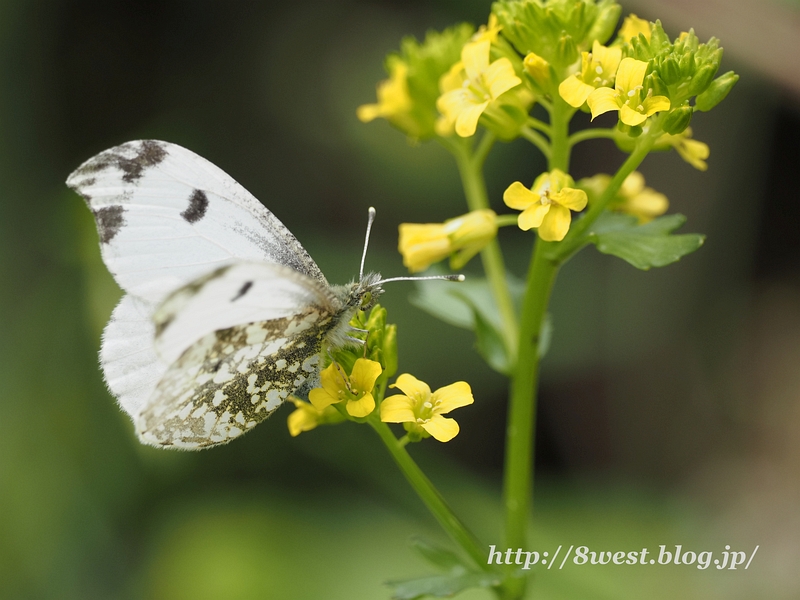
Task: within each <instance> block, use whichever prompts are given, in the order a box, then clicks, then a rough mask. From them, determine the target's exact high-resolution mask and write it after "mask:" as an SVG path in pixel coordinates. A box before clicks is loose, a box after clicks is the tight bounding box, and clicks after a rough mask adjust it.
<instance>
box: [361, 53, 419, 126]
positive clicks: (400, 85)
mask: <svg viewBox="0 0 800 600" xmlns="http://www.w3.org/2000/svg"><path fill="white" fill-rule="evenodd" d="M390 71H391V72H390V75H389V79H386V80H384V81H381V82H380V83H379V84H378V103H377V104H362V105H361V106H359V107H358V109H357V111H356V115H357V116H358V118H359V120H360V121H362V122H363V123H369V122H370V121H372V120H373V119H377V118H378V117H383V118H384V119H390V120H391V119H393V118H396V117H401V116H403V115H405V114H406V113H408V112H409V111H410V110H411V96H409V94H408V65H406V63H404V62H403V61H401V60H395V61H394V62H393V63H392V64H391V67H390Z"/></svg>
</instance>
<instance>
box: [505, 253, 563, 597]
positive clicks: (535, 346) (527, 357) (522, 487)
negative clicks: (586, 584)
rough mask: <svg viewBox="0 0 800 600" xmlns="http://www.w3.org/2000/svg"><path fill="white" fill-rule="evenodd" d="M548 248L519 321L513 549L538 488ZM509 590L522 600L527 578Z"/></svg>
mask: <svg viewBox="0 0 800 600" xmlns="http://www.w3.org/2000/svg"><path fill="white" fill-rule="evenodd" d="M545 245H547V243H546V242H542V241H541V240H537V242H536V247H535V248H534V252H533V258H532V259H531V266H530V270H529V272H528V287H527V289H526V291H525V299H524V301H523V306H522V319H521V321H520V332H519V348H518V352H519V355H518V360H517V367H516V369H515V371H514V373H513V378H512V380H511V397H510V402H509V409H508V427H507V429H506V456H505V473H504V477H503V481H504V488H503V496H504V504H505V512H506V522H505V526H506V546H507V547H508V548H526V547H527V544H526V534H527V529H528V517H529V515H530V508H531V491H532V488H533V460H534V456H533V454H534V453H533V451H534V439H535V433H536V389H537V384H538V375H539V343H540V338H541V333H542V323H543V322H544V316H545V312H546V311H547V304H548V302H549V299H550V291H551V290H552V288H553V283H554V282H555V279H556V274H557V272H558V266H557V265H556V264H555V263H554V262H552V261H550V260H548V259H547V257H546V252H545V248H544V246H545ZM507 586H508V589H507V593H508V595H507V597H508V598H519V597H521V595H522V592H523V589H524V580H522V579H514V578H510V579H509V580H508V583H507Z"/></svg>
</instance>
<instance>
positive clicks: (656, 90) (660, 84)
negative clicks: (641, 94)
mask: <svg viewBox="0 0 800 600" xmlns="http://www.w3.org/2000/svg"><path fill="white" fill-rule="evenodd" d="M644 81H645V88H646V89H648V90H653V95H654V96H666V97H667V98H669V88H667V84H666V83H664V80H663V79H661V77H659V74H658V73H656V72H655V71H654V72H652V73H650V74H649V75H647V77H645V79H644Z"/></svg>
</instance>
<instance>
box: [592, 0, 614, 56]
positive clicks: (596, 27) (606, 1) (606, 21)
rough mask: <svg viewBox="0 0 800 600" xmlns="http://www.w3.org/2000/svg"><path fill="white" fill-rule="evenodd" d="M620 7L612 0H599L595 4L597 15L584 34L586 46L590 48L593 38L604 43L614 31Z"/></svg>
mask: <svg viewBox="0 0 800 600" xmlns="http://www.w3.org/2000/svg"><path fill="white" fill-rule="evenodd" d="M621 13H622V7H621V6H620V5H619V4H617V3H616V2H614V1H613V0H601V1H600V2H599V3H598V5H597V16H596V17H595V20H594V23H593V24H592V26H591V27H590V28H589V31H588V33H587V34H586V39H585V43H586V47H587V48H591V47H592V44H593V43H594V41H595V40H597V41H598V42H600V43H601V44H605V43H606V42H607V41H608V40H609V39H610V38H611V34H613V33H614V29H616V27H617V23H618V22H619V16H620V14H621Z"/></svg>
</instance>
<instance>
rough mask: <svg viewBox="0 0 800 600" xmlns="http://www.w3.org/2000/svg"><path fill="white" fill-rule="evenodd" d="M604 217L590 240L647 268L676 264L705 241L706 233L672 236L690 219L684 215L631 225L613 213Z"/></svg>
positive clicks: (597, 223)
mask: <svg viewBox="0 0 800 600" xmlns="http://www.w3.org/2000/svg"><path fill="white" fill-rule="evenodd" d="M603 217H605V218H603ZM601 218H603V222H602V223H601V222H600V221H601ZM601 218H598V220H597V222H596V223H595V224H594V226H593V227H592V230H591V231H590V233H589V240H590V241H591V242H593V243H594V244H595V245H596V246H597V249H598V250H599V251H600V252H602V253H603V254H613V255H614V256H617V257H619V258H621V259H623V260H625V261H627V262H629V263H630V264H632V265H633V266H634V267H636V268H637V269H643V270H645V271H646V270H648V269H650V268H651V267H663V266H665V265H668V264H670V263H674V262H676V261H677V260H680V258H681V257H683V256H685V255H687V254H690V253H692V252H694V251H695V250H697V249H698V248H699V247H700V246H702V245H703V242H704V241H705V236H704V235H700V234H696V233H687V234H682V235H670V234H671V232H672V231H674V230H675V229H677V228H678V227H680V226H681V225H683V224H684V223H685V222H686V217H684V216H683V215H678V214H675V215H667V216H664V217H659V218H657V219H654V220H652V221H650V222H649V223H646V224H644V225H633V224H629V225H628V226H626V225H625V223H624V221H623V220H622V219H619V218H613V217H612V216H611V215H610V213H609V216H606V215H601ZM634 221H635V219H634Z"/></svg>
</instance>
